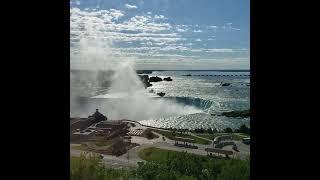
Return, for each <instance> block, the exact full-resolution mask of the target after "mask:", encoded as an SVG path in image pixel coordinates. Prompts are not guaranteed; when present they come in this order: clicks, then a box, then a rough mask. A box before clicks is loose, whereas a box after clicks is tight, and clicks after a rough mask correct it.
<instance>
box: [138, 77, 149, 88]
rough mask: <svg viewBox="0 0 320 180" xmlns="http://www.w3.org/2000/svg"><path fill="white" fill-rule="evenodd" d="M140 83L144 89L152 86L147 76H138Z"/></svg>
mask: <svg viewBox="0 0 320 180" xmlns="http://www.w3.org/2000/svg"><path fill="white" fill-rule="evenodd" d="M138 76H139V78H140V80H141V81H142V83H143V84H144V87H145V88H147V87H150V86H152V84H150V82H149V76H148V75H138Z"/></svg>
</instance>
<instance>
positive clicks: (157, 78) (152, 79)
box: [149, 76, 162, 82]
mask: <svg viewBox="0 0 320 180" xmlns="http://www.w3.org/2000/svg"><path fill="white" fill-rule="evenodd" d="M160 81H162V79H161V78H160V77H158V76H156V77H154V76H153V77H150V79H149V82H160Z"/></svg>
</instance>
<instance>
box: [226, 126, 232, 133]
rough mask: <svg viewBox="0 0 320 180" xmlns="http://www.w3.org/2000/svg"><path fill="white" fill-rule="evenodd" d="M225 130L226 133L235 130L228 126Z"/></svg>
mask: <svg viewBox="0 0 320 180" xmlns="http://www.w3.org/2000/svg"><path fill="white" fill-rule="evenodd" d="M224 132H225V133H232V132H233V131H232V129H231V128H229V127H227V128H225V129H224Z"/></svg>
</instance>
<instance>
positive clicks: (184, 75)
mask: <svg viewBox="0 0 320 180" xmlns="http://www.w3.org/2000/svg"><path fill="white" fill-rule="evenodd" d="M182 76H191V74H187V75H182Z"/></svg>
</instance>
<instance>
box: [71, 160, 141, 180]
mask: <svg viewBox="0 0 320 180" xmlns="http://www.w3.org/2000/svg"><path fill="white" fill-rule="evenodd" d="M87 179H90V180H113V179H119V180H120V179H137V177H136V173H135V171H134V170H126V169H111V168H110V167H106V166H105V165H104V164H103V163H101V159H100V158H99V157H98V156H96V155H89V156H85V155H84V154H82V155H81V156H80V157H73V156H71V157H70V180H87Z"/></svg>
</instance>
